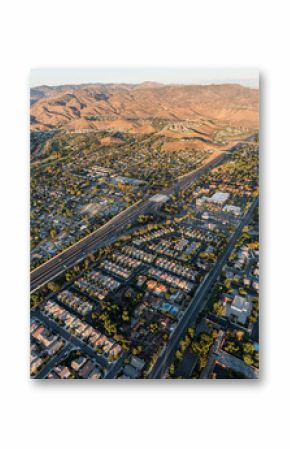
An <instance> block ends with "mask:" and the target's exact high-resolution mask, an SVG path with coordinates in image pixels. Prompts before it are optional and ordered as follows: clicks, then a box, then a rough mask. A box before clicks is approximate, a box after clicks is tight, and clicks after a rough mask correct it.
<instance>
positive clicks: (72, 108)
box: [31, 81, 259, 138]
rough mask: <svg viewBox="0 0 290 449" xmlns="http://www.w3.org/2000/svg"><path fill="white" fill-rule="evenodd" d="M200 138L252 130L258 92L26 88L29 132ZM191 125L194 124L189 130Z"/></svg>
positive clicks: (145, 86)
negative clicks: (89, 131) (109, 132)
mask: <svg viewBox="0 0 290 449" xmlns="http://www.w3.org/2000/svg"><path fill="white" fill-rule="evenodd" d="M184 121H189V122H191V123H190V126H189V128H190V130H189V132H190V133H192V132H193V131H192V128H194V130H195V132H197V133H199V134H200V137H201V138H202V135H201V134H202V133H203V132H204V129H203V128H200V129H198V126H200V124H201V123H203V126H204V127H205V128H215V129H216V130H218V129H221V126H220V125H221V124H222V127H224V126H230V127H234V128H251V129H257V128H258V126H259V92H258V90H257V89H250V88H246V87H243V86H240V85H237V84H222V85H206V86H196V85H192V86H189V85H163V84H159V83H154V82H150V81H146V82H144V83H142V84H138V85H133V84H83V85H74V86H71V85H67V86H56V87H54V86H53V87H49V86H39V87H36V88H32V89H31V129H32V130H48V129H53V128H63V129H70V130H86V129H118V130H123V131H129V132H140V133H151V132H154V131H158V132H165V133H167V134H168V133H169V135H170V134H172V133H175V135H176V132H177V131H178V132H179V137H183V136H184V134H185V137H186V133H188V129H187V128H188V126H185V128H182V126H181V127H180V128H178V126H179V125H178V126H177V128H176V129H175V128H174V126H175V125H174V124H176V123H180V122H184ZM194 124H196V126H194Z"/></svg>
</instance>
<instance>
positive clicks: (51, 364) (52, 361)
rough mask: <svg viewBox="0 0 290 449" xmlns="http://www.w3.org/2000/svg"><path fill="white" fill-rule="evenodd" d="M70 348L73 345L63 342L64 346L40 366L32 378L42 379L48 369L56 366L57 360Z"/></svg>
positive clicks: (62, 357) (67, 352) (63, 356)
mask: <svg viewBox="0 0 290 449" xmlns="http://www.w3.org/2000/svg"><path fill="white" fill-rule="evenodd" d="M72 348H73V346H72V345H71V344H65V346H64V347H63V348H62V349H61V350H60V351H59V352H58V353H57V354H55V355H54V356H53V357H52V358H51V359H50V360H49V362H48V363H47V364H46V365H45V366H44V367H43V368H41V370H40V371H39V373H38V374H37V375H36V376H35V377H34V379H44V378H45V377H46V376H47V375H48V373H49V372H50V370H52V368H54V367H55V366H57V365H58V364H59V362H60V361H61V360H63V359H64V358H65V357H66V356H67V355H68V354H69V352H70V351H71V350H72Z"/></svg>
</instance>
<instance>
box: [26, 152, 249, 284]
mask: <svg viewBox="0 0 290 449" xmlns="http://www.w3.org/2000/svg"><path fill="white" fill-rule="evenodd" d="M240 147H241V144H237V145H235V146H234V147H233V148H232V149H231V150H229V151H227V152H225V153H222V154H220V155H218V156H217V157H216V158H215V159H213V160H211V161H210V162H208V163H207V164H205V165H204V166H203V167H200V168H199V169H197V170H195V171H194V172H191V173H189V174H187V175H184V176H182V177H181V178H179V179H178V181H177V182H176V183H175V184H174V185H173V186H172V187H170V188H168V189H164V190H163V191H161V192H160V193H161V194H164V195H171V194H174V193H176V192H178V191H180V190H182V189H185V188H187V187H189V186H190V185H191V184H192V183H193V182H195V181H196V180H197V179H198V178H199V177H200V176H202V175H203V174H204V173H206V172H207V171H208V170H210V169H212V168H214V167H216V166H218V165H220V164H221V163H223V162H225V161H226V159H228V158H229V157H230V155H231V154H232V153H234V152H235V151H237V150H238V149H239V148H240ZM154 207H156V203H153V202H152V201H150V199H145V200H141V201H138V202H137V203H135V204H133V205H132V206H130V207H129V208H127V209H125V210H124V211H122V212H120V214H118V215H116V216H115V217H113V218H112V219H111V220H109V221H108V222H107V223H106V224H104V225H103V226H101V227H100V228H99V229H97V230H96V231H94V232H92V233H91V234H90V235H88V236H87V237H84V238H83V239H81V240H80V241H79V242H77V243H75V244H74V245H72V246H71V247H69V248H68V249H66V250H64V251H63V252H62V253H60V254H58V255H56V256H55V257H53V258H52V259H50V260H48V261H47V262H45V263H44V264H42V265H41V266H40V267H38V268H36V269H35V270H33V271H32V272H31V279H30V289H31V292H34V291H36V290H37V289H38V288H40V287H41V286H43V285H45V284H46V283H47V282H49V281H51V280H53V279H55V278H56V277H57V276H59V275H60V274H62V273H64V272H65V271H66V270H67V269H69V268H71V267H73V266H74V265H75V264H76V263H79V262H80V261H81V260H83V259H85V258H86V257H87V256H88V255H89V254H91V253H92V252H94V251H96V250H97V249H99V248H101V247H103V246H105V245H106V244H107V243H108V241H110V242H112V241H114V240H116V239H117V238H118V235H119V233H120V232H122V231H124V230H125V229H126V226H128V224H131V223H133V222H134V221H135V220H136V219H137V218H138V216H139V215H141V214H145V213H150V212H151V211H153V209H154Z"/></svg>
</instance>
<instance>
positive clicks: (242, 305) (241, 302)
mask: <svg viewBox="0 0 290 449" xmlns="http://www.w3.org/2000/svg"><path fill="white" fill-rule="evenodd" d="M251 311H252V303H251V301H249V300H248V299H247V298H243V297H242V296H238V295H236V296H235V297H234V300H233V302H232V303H231V304H230V305H229V304H227V308H226V316H228V317H231V316H233V317H236V318H237V322H238V323H240V324H245V323H246V321H247V319H248V317H249V316H250V314H251Z"/></svg>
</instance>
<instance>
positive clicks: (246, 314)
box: [30, 69, 259, 380]
mask: <svg viewBox="0 0 290 449" xmlns="http://www.w3.org/2000/svg"><path fill="white" fill-rule="evenodd" d="M192 70H193V69H192ZM241 78H242V75H241ZM256 81H257V85H258V80H256ZM30 92H31V96H30V98H31V101H30V148H31V211H30V212H31V220H30V224H31V228H30V229H31V235H30V245H31V273H30V287H31V296H30V305H31V321H30V341H31V346H30V376H31V378H33V379H92V380H94V379H167V380H168V379H212V380H214V379H257V378H259V89H258V88H257V87H255V86H254V87H252V86H250V87H249V85H248V84H247V83H245V84H243V83H242V82H240V81H237V82H233V81H232V80H231V82H226V80H225V82H218V83H215V82H212V83H209V82H208V80H206V82H205V83H204V84H203V83H201V82H200V83H199V84H196V83H192V84H189V83H188V82H187V81H186V82H184V83H180V82H178V83H161V82H159V81H158V82H156V81H154V80H152V81H151V80H150V81H146V78H144V81H143V82H138V83H133V82H123V80H122V81H121V82H119V83H118V82H111V81H110V82H108V83H104V82H99V81H98V79H96V81H94V82H84V83H83V84H79V83H77V84H69V83H66V84H64V83H62V84H59V85H54V84H51V85H45V84H43V85H33V86H32V87H31V91H30Z"/></svg>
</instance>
